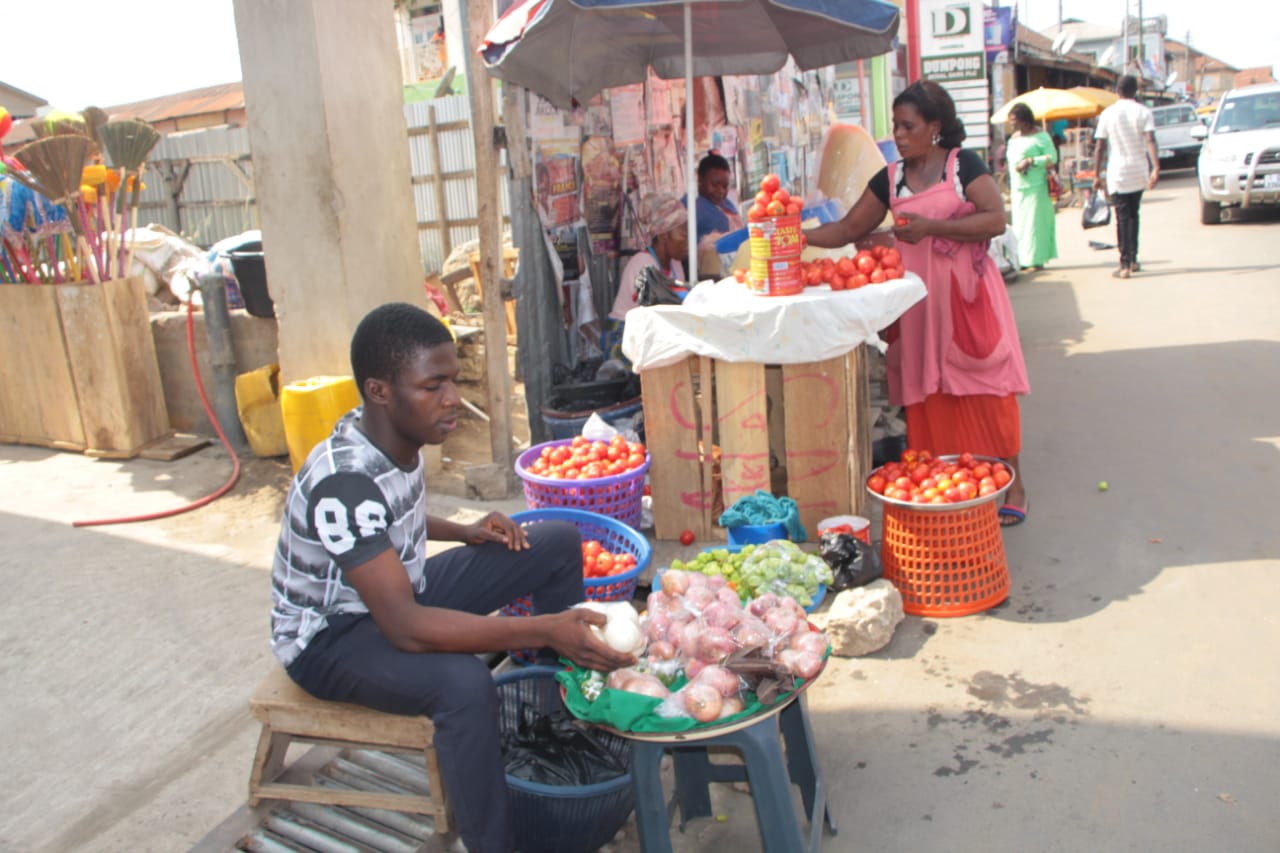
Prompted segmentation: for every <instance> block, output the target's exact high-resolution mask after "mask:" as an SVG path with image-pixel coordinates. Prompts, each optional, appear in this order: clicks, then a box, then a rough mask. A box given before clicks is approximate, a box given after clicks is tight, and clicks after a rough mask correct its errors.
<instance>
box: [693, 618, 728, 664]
mask: <svg viewBox="0 0 1280 853" xmlns="http://www.w3.org/2000/svg"><path fill="white" fill-rule="evenodd" d="M737 648H738V644H737V643H735V642H734V641H733V638H732V637H730V636H729V632H728V631H726V630H725V629H723V628H710V627H707V628H703V629H702V634H701V635H700V636H699V637H698V642H697V645H696V646H694V649H695V652H694V657H696V658H699V659H701V660H705V661H708V662H710V661H718V660H722V659H723V658H724V656H725V655H729V654H732V653H733V652H734V651H736V650H737Z"/></svg>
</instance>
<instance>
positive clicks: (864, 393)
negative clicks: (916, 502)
mask: <svg viewBox="0 0 1280 853" xmlns="http://www.w3.org/2000/svg"><path fill="white" fill-rule="evenodd" d="M845 371H846V373H847V374H848V377H849V428H850V432H851V435H850V442H849V444H850V448H851V450H852V452H851V453H850V454H849V487H850V489H851V490H852V492H853V494H852V496H851V497H852V500H851V503H852V506H853V511H854V513H855V514H857V515H860V516H862V517H863V518H870V517H871V498H870V496H869V495H868V494H867V490H866V488H865V486H864V485H863V484H864V483H866V481H867V477H868V476H870V474H871V384H870V383H871V361H870V359H869V358H868V357H867V347H866V345H865V344H863V345H861V346H859V347H858V348H857V349H854V350H852V351H850V352H849V354H848V355H846V356H845Z"/></svg>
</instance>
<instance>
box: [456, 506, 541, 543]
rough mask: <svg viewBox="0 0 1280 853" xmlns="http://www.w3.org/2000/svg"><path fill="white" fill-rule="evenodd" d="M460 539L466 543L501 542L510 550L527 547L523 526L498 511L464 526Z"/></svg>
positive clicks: (526, 537) (527, 539) (527, 541)
mask: <svg viewBox="0 0 1280 853" xmlns="http://www.w3.org/2000/svg"><path fill="white" fill-rule="evenodd" d="M462 541H463V542H465V543H467V544H468V545H479V544H481V543H483V542H501V543H502V544H504V545H506V546H507V548H508V549H509V550H512V551H524V550H526V549H527V548H528V547H529V537H528V536H526V535H525V532H524V528H523V527H521V526H520V525H518V524H516V523H515V522H514V521H512V520H511V519H509V518H507V517H506V516H505V515H503V514H502V513H500V512H491V513H489V514H488V515H486V516H485V517H484V518H482V519H480V520H479V521H477V522H475V523H474V524H468V525H467V526H466V527H464V528H463V529H462Z"/></svg>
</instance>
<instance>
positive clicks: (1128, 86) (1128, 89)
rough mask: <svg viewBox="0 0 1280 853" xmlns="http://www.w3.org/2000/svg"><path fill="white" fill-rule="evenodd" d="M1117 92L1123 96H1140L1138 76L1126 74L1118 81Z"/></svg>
mask: <svg viewBox="0 0 1280 853" xmlns="http://www.w3.org/2000/svg"><path fill="white" fill-rule="evenodd" d="M1116 93H1117V94H1119V95H1120V97H1122V98H1136V97H1137V96H1138V78H1137V77H1134V76H1133V75H1132V74H1125V75H1123V76H1122V77H1121V78H1120V79H1119V80H1117V81H1116Z"/></svg>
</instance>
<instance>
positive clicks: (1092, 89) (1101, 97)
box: [1067, 86, 1120, 110]
mask: <svg viewBox="0 0 1280 853" xmlns="http://www.w3.org/2000/svg"><path fill="white" fill-rule="evenodd" d="M1067 91H1068V92H1075V93H1076V94H1077V95H1079V96H1080V97H1082V98H1084V99H1085V100H1087V101H1093V102H1094V103H1095V104H1097V105H1098V106H1100V107H1102V108H1103V109H1104V110H1105V109H1106V108H1107V107H1109V106H1111V105H1112V104H1114V103H1115V102H1116V101H1118V100H1120V96H1119V95H1117V94H1116V93H1115V92H1112V91H1111V90H1110V89H1099V88H1098V87H1097V86H1072V87H1071V88H1070V89H1068V90H1067Z"/></svg>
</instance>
